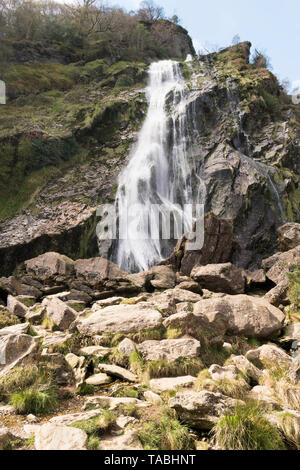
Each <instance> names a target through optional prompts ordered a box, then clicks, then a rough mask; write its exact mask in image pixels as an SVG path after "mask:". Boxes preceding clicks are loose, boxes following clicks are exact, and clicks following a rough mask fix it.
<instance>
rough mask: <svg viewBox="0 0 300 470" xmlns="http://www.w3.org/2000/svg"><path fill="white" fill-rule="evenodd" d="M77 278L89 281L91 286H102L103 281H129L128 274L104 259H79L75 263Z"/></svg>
mask: <svg viewBox="0 0 300 470" xmlns="http://www.w3.org/2000/svg"><path fill="white" fill-rule="evenodd" d="M74 266H75V273H76V277H77V278H78V279H80V280H84V281H87V282H88V284H90V285H91V286H95V287H96V286H97V285H101V284H102V283H103V281H106V280H110V281H111V280H113V281H124V280H125V281H127V280H128V273H126V272H125V271H122V270H121V269H120V268H119V266H117V265H116V264H114V263H112V262H111V261H108V260H107V259H104V258H90V259H79V260H77V261H75V264H74Z"/></svg>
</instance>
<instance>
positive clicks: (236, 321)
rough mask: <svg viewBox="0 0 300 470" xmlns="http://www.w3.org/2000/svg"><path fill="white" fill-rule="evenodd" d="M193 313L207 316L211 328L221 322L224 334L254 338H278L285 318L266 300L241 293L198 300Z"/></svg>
mask: <svg viewBox="0 0 300 470" xmlns="http://www.w3.org/2000/svg"><path fill="white" fill-rule="evenodd" d="M194 314H195V315H196V316H202V317H203V316H204V317H206V318H207V319H208V320H209V323H210V324H211V326H213V325H214V324H216V325H220V323H221V324H222V323H223V325H224V328H225V330H226V333H227V334H231V335H238V336H247V337H253V338H273V337H276V336H278V334H279V333H280V331H281V329H282V326H283V321H284V318H285V316H284V314H283V313H282V312H281V310H279V309H278V308H276V307H274V306H273V305H271V304H269V303H268V302H267V301H266V300H264V299H261V298H259V297H250V296H247V295H242V294H241V295H225V296H224V297H221V298H211V299H204V300H201V301H200V302H197V303H196V304H195V305H194Z"/></svg>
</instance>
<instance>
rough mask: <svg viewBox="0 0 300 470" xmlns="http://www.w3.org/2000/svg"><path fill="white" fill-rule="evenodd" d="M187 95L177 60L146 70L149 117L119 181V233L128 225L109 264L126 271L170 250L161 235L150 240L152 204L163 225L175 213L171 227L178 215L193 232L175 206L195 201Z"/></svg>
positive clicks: (140, 268) (148, 263)
mask: <svg viewBox="0 0 300 470" xmlns="http://www.w3.org/2000/svg"><path fill="white" fill-rule="evenodd" d="M188 93H189V90H188V88H187V86H186V84H185V81H184V79H183V78H182V75H181V71H180V66H179V64H178V63H177V62H174V61H171V60H165V61H160V62H155V63H153V64H152V65H151V66H150V69H149V84H148V87H147V99H148V103H149V107H148V112H147V116H146V119H145V122H144V124H143V126H142V129H141V131H140V133H139V136H138V141H137V145H136V148H135V150H134V152H133V154H132V157H131V159H130V161H129V163H128V165H127V167H126V168H125V169H124V171H123V172H122V173H121V175H120V177H119V185H118V191H117V195H116V209H117V214H118V225H119V227H121V228H122V230H124V227H127V237H126V239H124V238H123V239H119V240H118V241H117V243H116V246H115V247H114V253H113V260H114V261H115V262H117V264H118V265H119V266H120V267H121V268H122V269H125V270H126V271H129V272H134V271H144V270H147V269H149V268H150V267H152V266H153V265H154V264H155V263H156V262H158V261H159V260H161V259H163V258H164V257H166V256H167V255H168V254H169V253H168V248H169V252H170V249H171V247H170V246H169V247H167V245H168V244H167V242H164V241H163V240H162V238H161V237H160V236H157V237H156V238H153V237H150V236H149V216H150V213H151V209H152V207H153V205H160V206H161V209H160V214H161V218H162V222H161V226H164V225H165V224H167V223H168V221H167V217H168V211H173V214H175V215H174V218H175V224H176V214H177V215H180V216H181V217H183V218H185V219H184V220H185V224H186V225H185V227H188V228H189V230H190V229H191V226H192V215H189V216H187V215H186V213H184V214H183V212H182V209H180V208H179V207H178V205H179V206H180V207H181V208H183V207H184V205H185V204H191V203H192V202H193V195H192V183H191V171H190V168H189V164H188V160H187V132H186V127H187V116H186V107H187V96H188ZM167 109H168V111H167ZM134 207H138V209H137V211H136V213H135V214H134V217H132V218H130V220H129V221H128V220H127V214H128V209H129V210H132V208H134ZM133 210H134V209H133ZM187 219H188V220H187Z"/></svg>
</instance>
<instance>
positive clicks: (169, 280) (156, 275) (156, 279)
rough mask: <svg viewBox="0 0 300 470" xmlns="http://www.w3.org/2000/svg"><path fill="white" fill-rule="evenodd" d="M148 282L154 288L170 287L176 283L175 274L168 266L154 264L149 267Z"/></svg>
mask: <svg viewBox="0 0 300 470" xmlns="http://www.w3.org/2000/svg"><path fill="white" fill-rule="evenodd" d="M151 274H152V279H151V281H150V284H151V285H152V287H154V288H155V289H172V288H173V287H175V284H176V274H175V272H174V270H173V269H172V268H171V267H169V266H154V268H152V269H151Z"/></svg>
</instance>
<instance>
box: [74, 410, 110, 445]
mask: <svg viewBox="0 0 300 470" xmlns="http://www.w3.org/2000/svg"><path fill="white" fill-rule="evenodd" d="M115 422H116V417H115V415H114V413H113V412H112V411H109V410H103V412H102V413H101V415H99V416H95V417H94V418H90V419H86V420H83V421H78V422H77V423H74V424H72V425H71V426H72V427H74V428H77V429H81V430H82V431H84V432H86V434H87V435H88V449H89V450H99V449H100V448H101V441H100V436H101V435H102V434H103V433H104V432H105V431H108V430H109V429H110V428H111V427H112V426H113V425H114V424H115Z"/></svg>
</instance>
